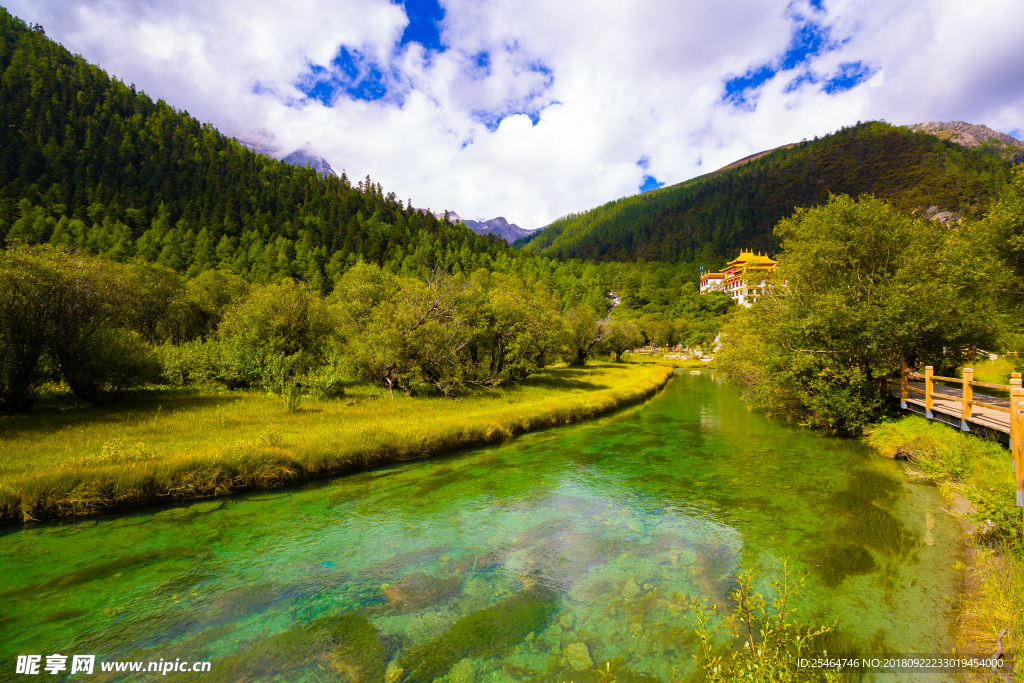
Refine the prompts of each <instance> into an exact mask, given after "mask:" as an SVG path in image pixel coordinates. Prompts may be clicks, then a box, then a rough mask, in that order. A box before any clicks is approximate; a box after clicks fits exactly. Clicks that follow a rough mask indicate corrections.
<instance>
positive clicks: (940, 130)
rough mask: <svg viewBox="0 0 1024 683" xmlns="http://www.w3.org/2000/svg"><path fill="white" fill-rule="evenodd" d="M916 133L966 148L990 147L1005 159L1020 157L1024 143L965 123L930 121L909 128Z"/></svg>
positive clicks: (986, 127) (980, 126)
mask: <svg viewBox="0 0 1024 683" xmlns="http://www.w3.org/2000/svg"><path fill="white" fill-rule="evenodd" d="M909 128H910V130H912V131H914V132H915V133H930V134H932V135H934V136H935V137H937V138H939V139H942V140H949V141H950V142H955V143H956V144H958V145H963V146H964V147H983V146H984V147H990V148H992V149H995V150H997V151H999V152H1000V154H1001V156H1003V157H1004V158H1007V159H1009V158H1012V157H1015V156H1019V155H1020V154H1021V152H1022V150H1024V142H1021V141H1020V140H1018V139H1017V138H1014V137H1011V136H1009V135H1007V134H1006V133H1000V132H999V131H995V130H992V129H991V128H989V127H988V126H984V125H975V124H973V123H966V122H964V121H946V122H943V121H928V122H926V123H915V124H914V125H912V126H909Z"/></svg>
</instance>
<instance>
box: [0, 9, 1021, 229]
mask: <svg viewBox="0 0 1024 683" xmlns="http://www.w3.org/2000/svg"><path fill="white" fill-rule="evenodd" d="M8 7H9V9H10V10H11V11H12V12H13V13H15V14H16V15H18V16H20V17H21V18H22V19H24V20H26V21H28V22H38V23H41V24H43V26H44V27H45V28H46V31H47V34H48V35H49V36H50V37H51V38H53V39H55V40H58V41H60V42H61V43H63V44H64V45H65V46H67V47H68V48H69V49H71V50H72V51H74V52H77V53H79V54H81V55H83V56H84V57H86V59H88V60H89V61H91V62H94V63H97V64H99V65H100V66H102V67H103V68H105V69H107V70H108V71H109V72H110V73H112V74H114V75H116V76H118V77H119V78H121V79H123V80H124V81H126V82H132V83H135V84H136V85H137V86H138V88H140V89H142V90H145V91H146V92H147V93H148V94H150V95H151V96H152V97H154V98H163V99H164V100H166V101H168V102H169V103H171V104H173V105H175V106H176V107H178V108H180V109H186V110H188V111H189V112H190V113H191V114H193V115H194V116H196V117H197V118H199V119H200V120H202V121H209V122H211V123H213V124H214V125H216V126H217V127H218V128H220V129H221V130H222V131H223V132H225V133H228V134H230V135H236V136H238V137H240V138H246V139H256V138H260V139H264V140H271V139H272V140H273V144H275V145H276V146H277V147H279V148H280V150H281V153H282V154H286V153H288V152H290V151H292V150H293V149H295V148H297V147H299V146H301V145H302V144H304V143H305V142H307V141H308V142H310V143H312V145H313V147H314V148H316V150H317V151H319V152H320V153H321V154H322V155H323V156H324V157H326V158H327V159H328V160H329V161H330V163H331V165H332V166H334V168H335V169H345V170H347V172H348V174H349V175H350V176H351V177H362V176H364V175H367V174H369V175H370V176H372V177H373V179H374V180H375V181H379V182H380V183H382V185H383V186H384V187H385V188H386V189H387V190H389V191H394V192H396V193H398V194H399V195H400V196H402V197H409V198H411V199H412V201H413V203H414V204H415V205H416V206H422V207H430V208H432V209H434V210H436V211H442V210H444V209H450V210H453V211H458V212H459V213H460V214H461V215H463V216H466V217H476V218H491V217H494V216H497V215H503V216H505V217H507V218H508V219H509V220H510V221H514V222H516V223H518V224H520V225H523V226H525V227H540V226H542V225H545V224H547V223H549V222H550V221H552V220H553V219H555V218H557V217H558V216H561V215H564V214H566V213H569V212H574V211H581V210H585V209H588V208H591V207H593V206H596V205H599V204H602V203H604V202H607V201H609V200H612V199H615V198H618V197H621V196H625V195H629V194H635V193H636V192H639V191H641V189H643V190H648V189H653V188H655V187H658V186H660V185H662V184H672V183H677V182H680V181H683V180H686V179H688V178H691V177H693V176H695V175H699V174H701V173H705V172H708V171H712V170H714V169H716V168H719V167H721V166H724V165H725V164H727V163H730V162H732V161H734V160H736V159H739V158H741V157H744V156H747V155H749V154H752V153H755V152H759V151H762V150H765V149H770V148H773V147H776V146H779V145H782V144H785V143H789V142H794V141H799V140H800V139H802V138H810V137H813V136H815V135H823V134H825V133H827V132H829V131H832V130H835V129H837V128H839V127H840V126H843V125H850V124H853V123H855V122H856V121H858V120H867V119H885V120H888V121H891V122H893V123H906V124H909V123H917V122H920V121H931V120H951V119H959V120H966V121H970V122H972V123H985V124H987V125H989V126H991V127H993V128H995V129H996V130H1001V131H1004V132H1008V133H1010V134H1011V135H1016V136H1017V137H1021V133H1022V130H1021V129H1022V128H1024V69H1022V68H1020V66H1021V65H1022V64H1024V41H1021V40H1020V39H1019V35H1018V33H1019V32H1018V31H1017V27H1019V26H1022V25H1024V3H1020V2H1019V1H1018V0H978V1H976V2H974V3H972V4H971V6H970V8H969V9H965V7H964V5H963V4H962V3H955V2H953V1H952V0H910V1H908V2H903V3H892V2H883V1H882V0H793V1H792V2H787V1H775V0H721V1H720V2H717V3H706V2H693V1H691V2H686V3H680V2H678V1H673V2H670V1H668V0H639V1H636V2H629V3H623V2H610V1H607V0H563V1H562V2H557V3H552V2H548V1H543V2H542V1H540V0H442V2H441V3H440V4H438V2H436V0H406V2H405V3H402V4H397V3H392V2H388V1H387V0H332V1H330V2H327V1H325V0H307V1H306V2H301V3H280V2H269V1H266V0H246V1H245V2H242V1H241V0H203V1H202V2H200V1H199V0H162V1H160V2H157V1H155V0H148V1H137V0H136V1H131V0H79V1H78V2H76V3H75V4H74V6H69V5H68V3H66V2H60V1H59V0H16V1H15V2H12V3H11V4H9V5H8Z"/></svg>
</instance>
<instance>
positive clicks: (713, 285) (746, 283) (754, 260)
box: [700, 251, 776, 306]
mask: <svg viewBox="0 0 1024 683" xmlns="http://www.w3.org/2000/svg"><path fill="white" fill-rule="evenodd" d="M775 264H776V261H773V260H772V259H770V258H768V256H767V255H764V254H761V253H756V254H755V253H754V252H752V251H740V255H739V256H737V257H736V258H734V259H733V260H732V261H729V263H728V264H726V266H725V269H724V270H722V272H721V273H704V272H701V276H700V293H701V294H706V293H707V292H713V291H716V290H717V291H720V292H725V293H726V294H728V295H729V296H731V297H732V299H733V301H735V302H736V303H737V304H739V305H740V306H750V305H752V304H753V303H754V302H755V301H757V297H758V296H760V295H762V294H764V291H765V288H766V287H767V284H766V282H765V281H766V280H767V279H768V275H769V274H770V273H771V272H772V271H773V270H775ZM702 269H703V266H702Z"/></svg>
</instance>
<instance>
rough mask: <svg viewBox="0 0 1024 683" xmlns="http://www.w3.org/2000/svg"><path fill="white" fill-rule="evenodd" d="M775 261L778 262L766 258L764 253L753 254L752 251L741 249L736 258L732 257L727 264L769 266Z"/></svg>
mask: <svg viewBox="0 0 1024 683" xmlns="http://www.w3.org/2000/svg"><path fill="white" fill-rule="evenodd" d="M776 263H778V262H777V261H773V260H772V259H770V258H768V256H767V255H766V254H762V253H760V252H758V253H756V254H755V253H754V252H752V251H742V250H741V251H740V255H739V256H737V257H736V258H734V259H733V260H732V261H729V264H728V265H730V266H741V265H746V266H761V267H764V268H770V267H772V266H774V265H775V264H776Z"/></svg>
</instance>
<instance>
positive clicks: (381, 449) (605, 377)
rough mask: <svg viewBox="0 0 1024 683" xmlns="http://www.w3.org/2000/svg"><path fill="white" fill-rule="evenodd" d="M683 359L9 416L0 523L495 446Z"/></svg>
mask: <svg viewBox="0 0 1024 683" xmlns="http://www.w3.org/2000/svg"><path fill="white" fill-rule="evenodd" d="M671 374H672V367H671V366H670V365H666V364H650V363H645V364H641V363H596V364H592V365H588V366H587V367H585V368H582V369H580V368H553V369H549V370H546V371H544V372H540V373H537V374H536V375H534V376H532V377H530V378H529V379H528V380H526V381H525V382H522V383H520V384H517V385H514V386H512V387H509V388H503V389H498V390H492V391H481V392H478V393H476V394H474V395H471V396H467V397H464V398H462V399H460V400H451V399H444V398H440V397H416V398H409V397H406V396H404V395H396V396H395V398H394V399H393V400H392V399H391V398H390V397H389V396H388V395H387V394H386V393H382V392H380V391H379V390H377V389H374V388H372V387H363V388H362V390H359V389H356V390H353V391H350V392H349V394H350V396H348V397H346V398H345V399H341V400H324V401H318V400H308V399H303V401H302V402H301V403H300V404H299V406H298V409H297V410H289V409H288V406H286V404H285V402H284V401H283V400H282V399H281V398H280V397H275V396H267V395H263V394H254V393H239V392H223V393H215V392H197V391H173V392H172V391H162V392H151V393H148V394H139V395H136V396H134V397H133V399H132V401H131V402H130V403H125V404H121V405H114V406H107V407H98V408H97V407H93V408H81V407H74V408H70V409H59V406H58V407H52V406H51V407H50V408H49V409H46V408H45V406H44V408H43V409H42V410H40V411H39V412H38V413H37V414H33V415H30V416H25V417H9V418H0V523H12V522H18V521H22V522H24V521H32V520H43V519H53V518H58V517H75V516H82V515H92V514H96V513H100V512H105V511H111V510H116V509H125V508H132V507H139V506H143V505H149V504H154V503H160V502H169V501H180V500H186V499H193V498H203V497H208V496H217V495H223V494H227V493H233V492H237V491H245V490H252V489H269V488H276V487H281V486H287V485H289V484H295V483H298V482H302V481H306V480H310V479H314V478H318V477H324V476H330V475H336V474H343V473H346V472H350V471H355V470H360V469H365V468H369V467H373V466H376V465H380V464H384V463H389V462H395V461H400V460H408V459H411V458H422V457H427V456H430V455H436V454H439V453H444V452H447V451H452V450H456V449H459V448H466V447H470V446H479V445H484V444H488V443H494V442H498V441H502V440H505V439H508V438H510V437H511V436H513V435H514V434H518V433H521V432H525V431H528V430H531V429H538V428H543V427H550V426H555V425H561V424H566V423H570V422H575V421H578V420H584V419H587V418H591V417H594V416H596V415H599V414H601V413H605V412H608V411H610V410H613V409H615V408H617V407H619V406H623V405H627V404H630V403H635V402H637V401H641V400H643V399H645V398H647V397H649V396H651V395H653V394H654V393H655V392H656V391H657V390H658V389H660V388H661V387H663V386H664V385H665V383H666V382H667V381H668V379H669V378H670V377H671Z"/></svg>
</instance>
